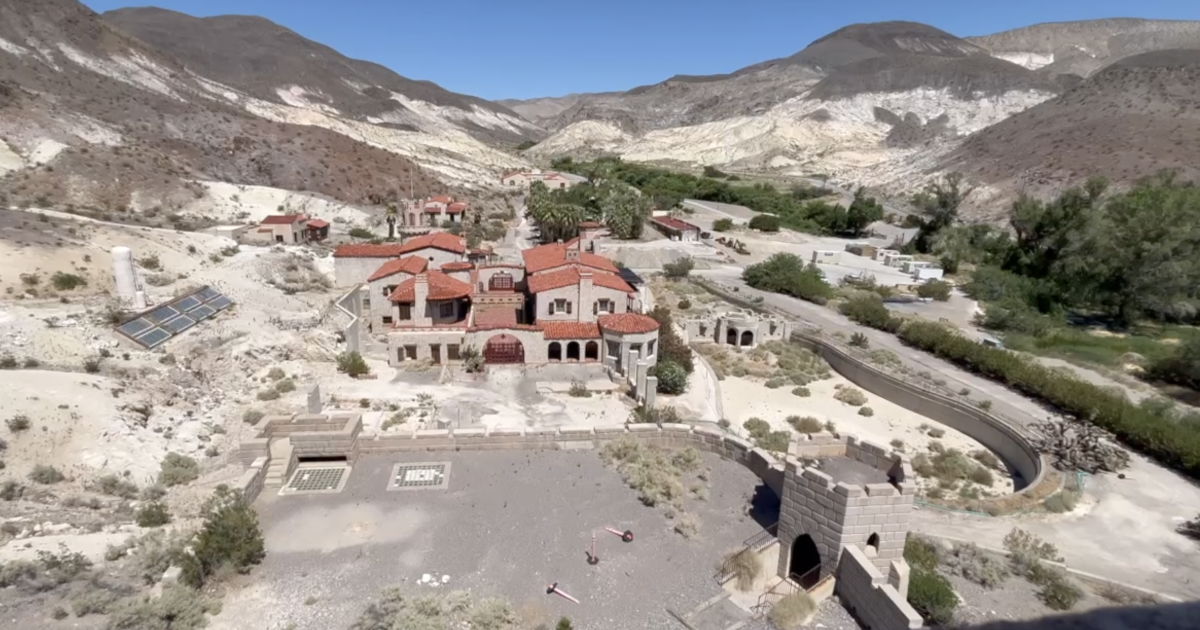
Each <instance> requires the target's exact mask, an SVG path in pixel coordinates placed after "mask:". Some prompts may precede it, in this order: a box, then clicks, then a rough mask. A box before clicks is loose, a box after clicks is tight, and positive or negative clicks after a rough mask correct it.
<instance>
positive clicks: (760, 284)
mask: <svg viewBox="0 0 1200 630" xmlns="http://www.w3.org/2000/svg"><path fill="white" fill-rule="evenodd" d="M742 279H743V280H745V281H746V284H748V285H750V286H752V287H754V288H756V289H761V290H763V291H772V292H775V293H783V294H785V295H791V296H793V297H798V298H800V299H802V300H808V301H809V302H814V303H816V304H824V303H825V302H827V301H828V300H829V298H831V297H833V287H831V286H829V284H828V283H827V282H825V275H824V274H823V273H821V270H820V269H818V268H817V266H816V265H812V264H809V265H805V264H804V261H803V260H801V259H800V257H798V256H795V255H792V254H775V255H774V256H771V257H770V258H768V259H767V260H765V261H763V262H761V263H758V264H757V265H750V266H749V267H746V270H745V271H744V272H742Z"/></svg>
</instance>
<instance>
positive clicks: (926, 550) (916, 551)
mask: <svg viewBox="0 0 1200 630" xmlns="http://www.w3.org/2000/svg"><path fill="white" fill-rule="evenodd" d="M904 560H905V561H907V562H908V564H909V565H911V566H912V567H913V568H914V569H916V568H920V569H925V570H927V571H933V570H934V569H936V568H937V566H938V562H939V561H940V559H939V558H938V550H937V546H935V545H934V544H933V543H932V542H930V541H929V540H927V539H925V538H922V537H920V536H917V535H916V534H909V535H908V537H907V538H905V539H904Z"/></svg>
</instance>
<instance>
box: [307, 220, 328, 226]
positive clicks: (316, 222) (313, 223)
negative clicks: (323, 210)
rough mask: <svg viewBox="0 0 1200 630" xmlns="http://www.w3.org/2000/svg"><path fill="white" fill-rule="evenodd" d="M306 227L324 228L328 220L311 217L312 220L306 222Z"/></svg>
mask: <svg viewBox="0 0 1200 630" xmlns="http://www.w3.org/2000/svg"><path fill="white" fill-rule="evenodd" d="M308 227H312V228H325V227H329V222H328V221H326V220H325V219H313V220H312V221H309V222H308Z"/></svg>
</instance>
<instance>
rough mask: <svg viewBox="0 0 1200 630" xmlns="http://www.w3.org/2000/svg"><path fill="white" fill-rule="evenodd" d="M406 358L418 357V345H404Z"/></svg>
mask: <svg viewBox="0 0 1200 630" xmlns="http://www.w3.org/2000/svg"><path fill="white" fill-rule="evenodd" d="M404 358H405V359H409V360H412V359H416V358H417V347H416V346H404Z"/></svg>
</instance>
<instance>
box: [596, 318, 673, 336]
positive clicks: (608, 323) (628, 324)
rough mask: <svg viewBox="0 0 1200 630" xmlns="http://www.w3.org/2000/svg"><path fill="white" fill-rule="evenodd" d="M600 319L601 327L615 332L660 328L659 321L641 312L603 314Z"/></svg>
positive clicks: (648, 330) (640, 331)
mask: <svg viewBox="0 0 1200 630" xmlns="http://www.w3.org/2000/svg"><path fill="white" fill-rule="evenodd" d="M598 319H599V321H600V327H601V328H603V329H604V330H611V331H613V332H615V333H624V334H637V333H648V332H652V331H655V330H658V322H657V321H655V319H654V318H653V317H650V316H649V315H642V314H641V313H612V314H609V315H601V316H600V317H599V318H598Z"/></svg>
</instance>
